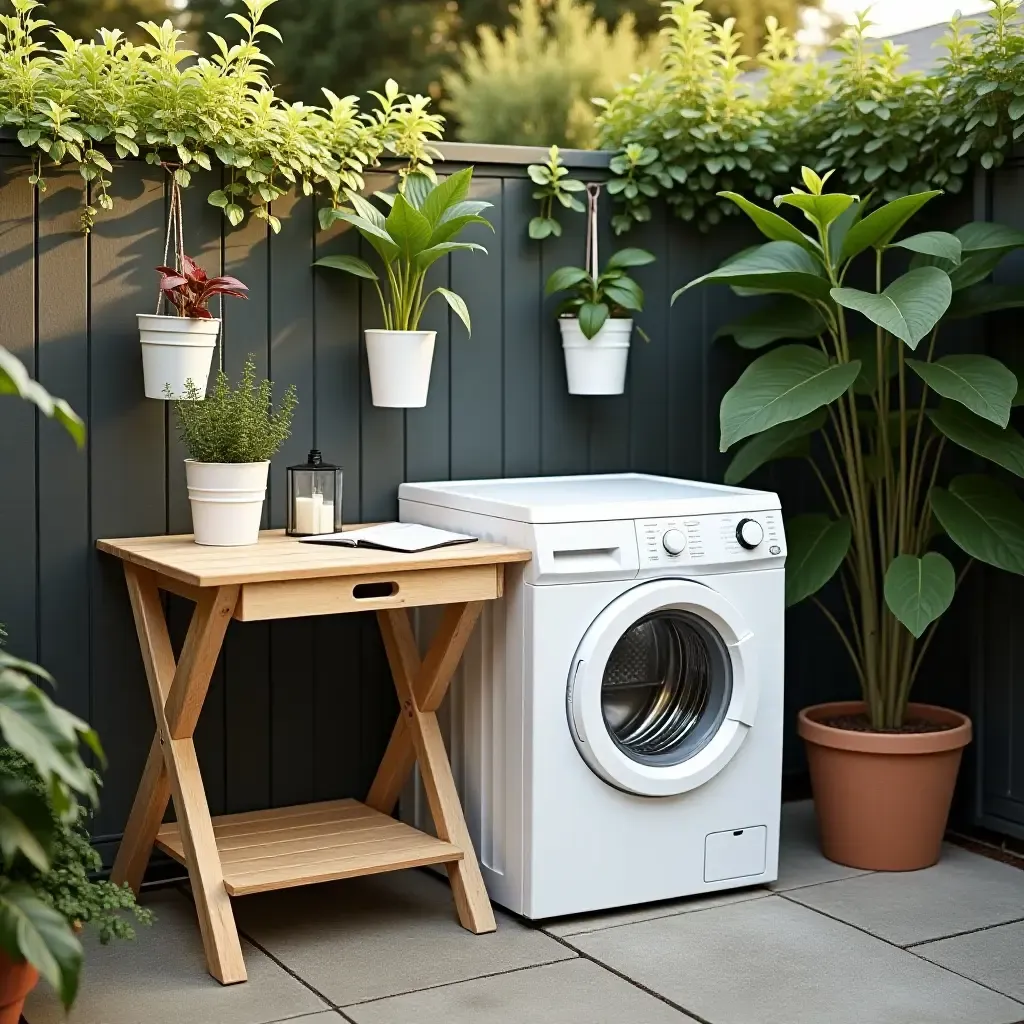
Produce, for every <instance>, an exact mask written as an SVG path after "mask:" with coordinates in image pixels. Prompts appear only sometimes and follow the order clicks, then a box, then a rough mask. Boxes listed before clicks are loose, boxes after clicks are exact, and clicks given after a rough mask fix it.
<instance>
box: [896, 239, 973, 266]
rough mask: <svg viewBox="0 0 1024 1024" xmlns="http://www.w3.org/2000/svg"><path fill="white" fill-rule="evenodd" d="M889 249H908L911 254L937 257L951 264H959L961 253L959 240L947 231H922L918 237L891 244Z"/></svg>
mask: <svg viewBox="0 0 1024 1024" xmlns="http://www.w3.org/2000/svg"><path fill="white" fill-rule="evenodd" d="M890 248H892V249H909V250H910V251H911V252H923V253H926V254H927V255H929V256H939V257H941V258H942V259H945V260H949V262H950V263H953V264H957V263H959V262H960V255H961V252H962V249H961V244H960V239H959V238H957V237H956V235H951V234H950V233H949V232H948V231H922V232H921V233H920V234H919V235H910V236H909V237H908V238H901V239H900V240H899V241H898V242H892V243H891V244H890Z"/></svg>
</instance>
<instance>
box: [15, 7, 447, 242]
mask: <svg viewBox="0 0 1024 1024" xmlns="http://www.w3.org/2000/svg"><path fill="white" fill-rule="evenodd" d="M275 2H276V0H243V6H244V9H245V13H244V14H240V13H237V12H232V13H230V14H228V15H227V17H228V18H231V19H233V20H234V21H236V22H238V23H239V24H240V25H241V26H242V30H243V32H244V37H243V39H242V41H241V42H239V43H237V44H235V45H228V43H227V42H226V41H225V40H224V39H223V38H222V37H221V36H219V35H217V34H216V33H211V34H210V36H211V38H212V40H213V42H214V44H215V48H216V52H215V53H214V55H213V56H212V57H211V58H205V57H199V58H197V59H193V58H195V57H196V55H195V53H194V52H193V51H192V50H189V49H187V48H186V47H185V46H184V45H183V43H184V40H185V33H184V32H183V31H182V30H180V29H176V28H175V27H174V26H173V25H172V23H171V22H170V21H169V20H168V21H165V22H163V24H160V25H158V24H156V23H155V22H147V23H145V24H143V25H142V28H143V29H144V30H145V32H146V33H147V35H148V37H149V42H147V43H146V44H144V45H141V46H139V45H135V44H133V43H131V42H129V41H127V40H126V39H125V37H124V35H123V33H121V32H119V31H110V30H107V29H99V30H98V34H99V39H98V40H96V41H92V42H82V41H80V40H76V39H74V38H72V37H71V36H70V35H68V34H67V33H66V32H62V31H60V30H59V29H58V28H56V27H55V26H54V25H53V24H52V22H50V21H48V20H47V19H46V18H45V17H43V16H42V5H41V4H40V3H39V2H38V0H12V3H13V7H14V13H13V14H10V15H0V128H3V127H5V126H6V127H7V128H9V129H11V130H12V131H14V132H16V133H17V139H18V141H19V142H20V143H21V144H22V145H23V146H24V147H25V148H26V149H27V150H28V151H29V152H30V153H31V155H32V158H33V162H34V164H35V172H34V174H33V175H32V183H33V184H34V185H36V186H37V187H38V188H40V189H44V188H45V187H46V182H45V176H44V175H45V169H46V167H48V166H52V165H60V164H62V163H64V162H65V161H74V162H75V163H77V164H78V166H79V170H80V171H81V175H82V177H83V178H84V179H85V181H86V182H88V183H89V184H90V191H91V196H92V201H91V202H87V203H86V205H85V208H84V211H83V226H84V227H85V228H86V229H89V228H90V227H91V226H92V224H93V223H94V221H95V218H96V216H97V214H98V211H99V210H100V209H104V210H109V209H111V208H112V206H113V200H112V197H111V195H110V186H111V177H110V176H111V175H112V174H113V173H114V166H113V164H112V163H111V157H112V156H116V157H117V158H120V159H124V158H126V157H129V156H139V155H140V153H141V152H142V151H145V154H146V160H147V161H148V162H149V163H153V164H159V163H161V162H162V161H169V160H173V161H174V162H175V163H176V164H177V166H176V168H175V170H174V174H175V177H176V178H177V180H178V183H179V185H181V186H187V185H188V184H189V182H190V181H191V179H192V175H193V174H194V173H195V172H197V171H200V170H207V171H208V170H210V169H211V168H212V167H213V162H214V161H215V160H216V161H218V162H219V163H220V164H221V165H223V167H224V168H225V178H226V183H225V184H224V186H223V188H219V189H216V190H215V191H213V192H212V193H211V194H210V196H209V201H210V202H211V203H212V204H213V205H214V206H217V207H220V208H221V209H222V210H223V211H224V215H225V216H226V217H227V219H228V220H229V221H230V222H231V224H233V225H237V224H240V223H241V222H242V221H243V220H244V219H245V217H246V213H247V208H248V210H249V211H250V212H251V213H252V214H253V216H255V217H257V218H259V219H261V220H264V221H266V222H267V223H268V224H269V225H270V227H271V228H272V229H273V230H274V231H278V230H280V222H279V220H278V218H277V217H276V216H275V215H274V214H273V213H272V212H271V206H270V204H271V203H272V202H273V201H274V200H275V199H277V198H279V197H280V196H282V195H283V194H284V193H285V192H287V191H288V190H289V189H291V188H293V187H298V188H300V189H301V190H302V192H303V193H304V194H305V195H311V194H312V193H313V192H314V190H316V189H317V188H322V189H323V190H324V191H325V192H326V194H327V196H328V198H329V204H328V205H327V206H326V207H325V210H327V211H330V210H331V209H332V208H333V207H335V206H337V205H338V203H339V201H340V196H341V193H342V191H343V190H344V189H345V188H354V189H358V188H361V187H362V183H363V182H362V173H363V171H364V170H365V169H366V168H367V167H369V166H371V165H373V164H374V163H376V162H377V160H378V158H379V157H380V156H382V155H385V154H389V155H392V156H396V157H399V158H402V159H404V160H406V161H408V166H409V167H410V168H413V169H419V170H421V171H424V172H426V173H431V172H430V163H431V160H432V157H433V156H434V150H433V148H432V146H431V144H430V140H431V139H432V138H440V136H441V133H442V128H441V126H442V124H443V121H444V119H443V118H442V117H441V116H440V115H437V114H432V113H430V112H429V110H428V107H429V103H430V100H429V98H428V97H425V96H410V95H405V94H403V93H402V92H401V91H400V90H399V88H398V86H397V84H396V83H395V82H393V81H388V83H387V85H386V87H385V89H384V92H383V93H374V96H375V98H376V100H377V107H376V109H374V110H372V111H360V109H359V106H358V101H357V99H356V97H354V96H346V97H338V96H336V95H335V94H334V93H332V92H331V91H330V90H329V89H324V90H323V92H324V97H325V100H326V104H325V105H324V106H306V105H305V104H302V103H295V104H290V103H286V102H284V101H283V100H281V99H279V98H278V97H277V96H276V94H275V92H274V89H273V87H272V86H271V84H270V81H269V78H268V74H267V66H268V65H269V63H270V61H269V58H268V57H267V56H266V54H264V53H263V52H262V50H261V49H260V42H261V40H262V39H264V38H266V37H268V36H269V37H271V38H276V39H279V38H280V36H279V33H278V31H277V29H276V28H274V27H273V26H272V25H270V24H267V23H266V22H265V21H264V20H263V16H264V14H265V12H266V10H267V8H269V7H270V6H271V4H273V3H275ZM54 44H55V45H54ZM101 146H102V147H103V148H100V147H101Z"/></svg>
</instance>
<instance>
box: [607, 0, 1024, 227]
mask: <svg viewBox="0 0 1024 1024" xmlns="http://www.w3.org/2000/svg"><path fill="white" fill-rule="evenodd" d="M990 2H991V4H992V9H991V11H989V12H987V13H986V14H983V15H981V16H979V19H978V20H977V22H974V21H968V20H966V19H962V18H959V17H958V18H955V19H954V21H953V22H952V23H951V25H950V31H949V34H948V35H947V37H946V38H945V40H944V53H945V56H943V57H941V58H939V57H937V60H938V67H937V70H936V71H935V72H934V73H932V74H929V75H923V74H919V73H908V74H903V73H901V66H902V64H903V63H904V61H905V56H904V54H903V53H902V52H901V48H899V47H895V46H893V45H892V44H891V43H890V42H888V41H886V42H884V43H882V44H879V43H878V42H876V41H872V40H869V39H868V38H867V37H866V35H865V32H866V29H867V28H868V25H869V22H868V21H867V19H866V17H864V16H861V17H860V18H858V20H857V22H856V24H855V25H853V26H852V27H851V28H850V29H849V30H848V31H847V33H846V34H845V36H844V37H843V39H842V40H841V41H840V43H839V44H838V49H839V51H840V56H839V60H838V61H836V62H835V63H833V64H828V65H826V64H823V63H822V64H819V63H817V62H815V61H813V60H811V61H806V60H799V61H798V60H797V59H796V56H797V55H796V46H795V43H794V41H793V38H792V36H791V35H790V34H789V33H788V32H786V31H785V30H784V29H783V28H781V27H780V26H779V25H778V24H777V23H776V22H775V21H774V20H773V19H769V20H768V23H767V34H766V41H765V45H764V48H763V50H762V52H761V53H760V55H759V57H758V64H759V66H760V69H761V70H760V74H759V75H757V76H750V77H745V76H744V72H745V71H746V70H748V68H749V67H752V66H750V65H748V64H747V58H746V57H744V56H743V53H742V39H741V38H740V36H739V34H738V33H737V31H736V29H735V26H734V25H732V24H730V23H728V22H727V23H726V24H724V25H715V24H713V23H712V21H711V18H710V15H709V13H708V11H707V10H705V9H704V8H703V6H702V4H701V0H670V2H668V3H666V4H665V8H666V11H665V14H664V20H665V27H664V29H663V31H662V49H661V56H660V61H659V66H658V67H657V68H656V69H655V70H652V71H649V72H645V73H643V74H639V75H635V76H633V78H632V79H631V80H630V81H629V82H628V83H627V84H626V85H624V86H623V87H622V88H620V89H619V90H618V91H617V92H616V93H615V95H614V96H612V98H611V99H610V100H608V101H607V102H606V103H604V104H603V111H602V114H601V116H600V119H599V138H600V143H601V145H602V146H603V147H604V148H609V149H614V150H617V151H618V153H617V155H616V156H615V157H614V159H613V160H612V170H613V172H614V173H615V178H614V179H613V180H612V181H611V182H610V183H609V186H608V191H609V192H610V193H612V194H613V195H617V196H618V197H619V199H620V201H621V203H622V207H621V211H620V213H619V214H618V215H617V216H616V218H615V227H616V230H617V231H620V232H621V231H625V230H627V229H628V228H629V227H630V226H631V225H632V224H633V223H635V222H637V221H646V220H649V219H650V217H651V200H652V199H654V198H656V197H658V196H664V197H665V198H666V199H667V201H668V203H669V205H670V206H671V207H672V208H673V209H674V210H675V212H676V213H677V214H678V215H679V216H680V217H682V218H683V219H685V220H692V221H695V222H696V223H697V224H698V225H699V226H700V227H701V228H702V229H705V230H706V229H708V228H710V227H712V226H713V225H715V224H717V223H718V222H719V221H720V220H721V219H722V218H723V217H724V216H729V215H733V214H735V213H736V212H737V211H736V208H735V206H734V205H733V204H732V202H731V200H729V199H728V198H722V197H721V195H720V193H722V192H738V193H742V194H744V195H746V196H748V197H760V198H762V199H768V198H770V197H771V196H772V195H774V194H775V193H776V192H778V191H779V190H780V189H782V188H784V187H786V184H787V183H788V182H789V181H791V180H792V178H793V176H794V175H795V174H796V173H797V170H798V168H799V167H800V166H801V165H804V164H806V165H808V166H810V167H812V168H814V169H816V170H818V171H819V172H821V171H823V170H824V169H825V168H828V167H836V168H840V171H839V172H838V173H840V174H841V175H842V180H843V184H844V185H845V186H846V187H848V188H851V189H855V190H858V191H861V192H863V193H864V194H865V196H866V195H867V194H868V193H869V192H870V193H872V194H873V195H874V196H876V197H880V198H883V199H886V200H891V199H895V198H897V197H898V196H902V195H907V194H909V193H913V192H923V191H926V190H928V189H932V188H941V189H944V190H947V191H950V192H957V191H959V190H960V189H961V188H962V187H963V183H964V181H965V180H966V179H967V176H968V173H969V170H970V169H971V168H972V167H973V166H981V167H983V168H991V167H995V166H998V165H999V164H1000V163H1001V162H1002V161H1003V159H1004V158H1005V156H1006V154H1007V152H1008V151H1009V148H1010V146H1011V145H1012V144H1013V141H1014V140H1015V139H1017V138H1019V137H1020V136H1021V135H1022V134H1024V33H1021V31H1020V27H1019V25H1015V24H1014V23H1013V20H1014V18H1015V16H1016V14H1017V11H1018V9H1019V7H1020V0H990Z"/></svg>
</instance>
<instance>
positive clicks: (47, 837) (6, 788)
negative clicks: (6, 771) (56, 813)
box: [0, 776, 55, 872]
mask: <svg viewBox="0 0 1024 1024" xmlns="http://www.w3.org/2000/svg"><path fill="white" fill-rule="evenodd" d="M54 831H55V829H54V823H53V815H52V813H51V812H50V807H49V805H48V804H47V802H46V800H45V799H44V798H43V797H42V796H41V795H40V794H39V792H38V791H37V790H36V789H35V788H34V787H33V786H30V785H29V784H28V783H27V782H25V781H24V780H23V779H17V778H14V777H13V776H3V777H0V852H2V853H3V860H4V863H5V864H11V863H13V861H14V857H15V855H16V854H21V855H22V856H24V857H26V858H28V860H29V861H30V862H31V863H32V864H33V865H34V866H35V867H36V869H37V870H39V871H43V872H46V871H49V870H50V856H51V851H52V848H53V840H54Z"/></svg>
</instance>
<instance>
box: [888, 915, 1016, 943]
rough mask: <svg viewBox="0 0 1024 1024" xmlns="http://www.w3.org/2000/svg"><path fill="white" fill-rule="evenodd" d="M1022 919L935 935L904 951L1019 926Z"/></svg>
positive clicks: (1012, 919)
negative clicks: (1010, 926)
mask: <svg viewBox="0 0 1024 1024" xmlns="http://www.w3.org/2000/svg"><path fill="white" fill-rule="evenodd" d="M1022 922H1024V917H1014V918H1011V919H1010V920H1009V921H999V922H998V923H997V924H983V925H981V926H980V927H978V928H967V929H965V930H964V931H962V932H950V933H949V934H948V935H937V936H936V937H935V938H934V939H921V941H920V942H910V943H908V944H907V945H906V946H904V947H903V948H904V949H913V948H914V947H915V946H927V945H928V944H929V943H932V942H944V941H945V940H946V939H962V938H963V937H964V936H965V935H974V934H975V933H976V932H990V931H991V930H992V929H993V928H1005V927H1006V926H1007V925H1011V924H1021V923H1022Z"/></svg>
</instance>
